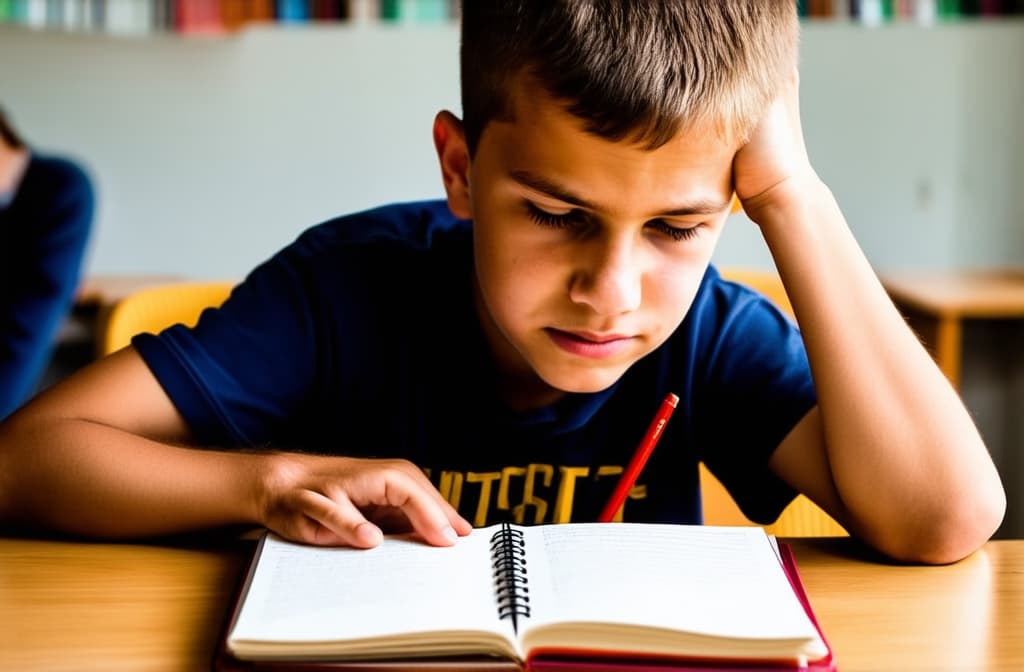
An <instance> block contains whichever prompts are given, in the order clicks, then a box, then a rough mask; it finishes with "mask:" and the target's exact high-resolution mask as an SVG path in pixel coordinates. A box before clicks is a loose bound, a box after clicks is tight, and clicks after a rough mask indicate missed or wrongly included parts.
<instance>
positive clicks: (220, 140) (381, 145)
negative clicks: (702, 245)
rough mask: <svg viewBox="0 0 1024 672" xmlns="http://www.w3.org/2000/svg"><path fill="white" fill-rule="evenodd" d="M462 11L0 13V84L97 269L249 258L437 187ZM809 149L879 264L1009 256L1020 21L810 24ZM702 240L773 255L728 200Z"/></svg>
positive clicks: (242, 263)
mask: <svg viewBox="0 0 1024 672" xmlns="http://www.w3.org/2000/svg"><path fill="white" fill-rule="evenodd" d="M457 42H458V39H457V29H456V27H455V26H453V25H446V26H405V27H401V26H391V27H386V26H376V27H374V26H356V27H340V26H335V27H299V28H260V29H253V30H249V31H246V32H243V33H241V34H239V35H235V36H229V37H195V36H192V37H180V36H174V35H161V36H156V37H150V38H132V37H110V36H102V35H83V34H66V33H54V32H41V31H32V30H27V29H19V28H14V27H10V26H3V27H0V104H2V105H4V106H5V107H6V108H7V109H8V112H9V113H10V114H11V115H12V116H13V117H14V119H15V121H16V122H17V123H18V125H19V126H20V127H21V129H22V130H23V132H24V134H25V135H26V136H28V137H29V138H30V140H32V141H33V142H35V143H36V144H37V145H38V146H39V147H41V148H44V149H45V148H52V149H54V150H59V151H63V152H68V153H72V154H74V155H77V156H79V157H80V158H82V159H83V160H84V161H86V162H87V163H88V164H89V165H90V166H91V167H92V170H93V173H94V175H95V176H96V179H97V182H98V188H99V192H100V197H101V201H100V209H99V219H98V226H97V232H96V237H95V240H94V245H93V248H92V253H91V257H90V260H89V270H90V271H92V272H100V273H107V272H154V271H159V272H173V273H181V274H185V275H189V276H197V277H223V276H238V275H241V274H243V273H244V272H245V271H246V270H247V269H248V268H250V267H251V266H252V265H253V264H255V263H257V262H258V261H259V260H261V259H263V258H264V257H265V256H267V255H268V254H270V253H271V252H273V251H274V250H276V249H277V248H278V247H280V246H282V245H284V244H285V243H287V242H288V241H290V240H291V239H292V238H293V237H294V236H295V235H296V234H297V233H298V232H299V231H300V230H301V229H303V228H305V227H306V226H308V225H310V224H313V223H315V222H317V221H320V220H322V219H326V218H328V217H330V216H332V215H334V214H339V213H342V212H348V211H352V210H356V209H360V208H364V207H369V206H372V205H377V204H380V203H383V202H386V201H392V200H404V199H416V198H428V197H434V196H439V195H440V194H441V189H440V181H439V177H438V171H437V169H436V167H435V161H434V156H433V149H432V146H431V140H430V124H431V121H432V118H433V115H434V113H435V112H436V110H438V109H440V108H445V107H447V108H451V109H453V110H456V111H458V109H459V96H458V76H457V51H458V45H457ZM801 58H802V81H803V103H802V104H803V113H804V124H805V131H806V135H807V141H808V147H809V150H810V152H811V154H812V158H813V160H814V161H815V164H816V166H817V168H818V171H819V172H820V173H821V175H822V176H823V177H824V178H825V179H826V180H827V181H828V182H829V184H830V185H831V186H832V188H833V190H834V191H835V193H836V195H837V197H838V198H839V200H840V203H841V204H842V205H843V208H844V210H845V211H846V214H847V217H848V219H849V220H850V223H851V226H852V227H853V228H854V230H855V232H856V234H857V235H858V237H859V239H860V240H861V243H862V245H863V246H864V248H865V250H866V252H867V254H868V256H869V258H870V259H871V260H872V262H873V263H874V264H875V265H876V267H878V268H879V269H883V270H884V269H889V268H906V267H931V268H935V267H938V268H942V267H952V266H961V265H1000V264H1007V263H1012V262H1020V261H1024V226H1022V223H1024V158H1022V157H1024V124H1022V123H1021V112H1020V110H1022V109H1024V77H1022V76H1021V74H1020V72H1021V66H1022V65H1024V22H1021V21H1019V20H1018V21H1014V20H1001V21H994V22H985V23H980V22H974V23H959V24H953V25H940V26H934V27H930V28H928V27H920V26H917V25H913V24H905V25H898V24H897V25H888V26H882V27H879V28H866V27H863V26H859V25H855V24H849V23H843V22H811V23H807V24H805V26H804V33H803V46H802V54H801ZM738 220H739V221H737V222H736V223H735V224H734V225H733V226H731V227H730V229H729V230H728V231H727V234H726V236H725V238H724V240H723V242H722V247H721V248H720V250H719V254H718V257H717V258H718V260H719V261H721V262H723V263H730V264H751V265H756V266H766V265H768V264H769V263H770V262H769V259H768V256H767V252H766V250H765V249H764V246H763V244H762V243H761V241H760V239H759V237H758V236H757V232H756V230H755V229H754V228H753V226H752V225H750V224H749V223H748V222H746V221H744V220H743V219H742V218H738Z"/></svg>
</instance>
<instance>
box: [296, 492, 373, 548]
mask: <svg viewBox="0 0 1024 672" xmlns="http://www.w3.org/2000/svg"><path fill="white" fill-rule="evenodd" d="M299 504H300V507H301V510H302V513H303V514H305V515H306V516H308V517H309V518H311V519H313V520H315V521H316V522H317V523H319V524H320V525H322V526H323V527H324V528H326V531H328V532H330V533H332V534H333V535H336V536H337V538H338V540H340V542H341V543H342V544H346V545H349V546H354V547H356V548H373V547H374V546H378V545H379V544H380V542H381V540H382V539H383V538H384V535H383V533H382V532H381V530H380V528H379V527H377V526H376V525H374V524H373V523H371V522H370V521H368V520H367V519H366V517H365V516H363V514H362V512H361V511H360V510H359V509H358V508H356V506H355V505H354V504H353V503H352V502H351V501H350V500H349V498H348V497H347V496H345V494H344V493H341V494H339V495H338V496H337V498H335V499H331V498H330V497H326V496H324V495H322V494H320V493H318V492H313V491H311V490H307V491H305V492H304V493H303V495H302V496H301V497H300V502H299ZM310 543H314V544H320V545H332V544H333V543H335V542H334V541H333V540H332V539H331V538H330V536H329V535H324V534H318V535H315V537H314V538H313V539H311V540H310Z"/></svg>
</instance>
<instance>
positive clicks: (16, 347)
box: [0, 109, 95, 419]
mask: <svg viewBox="0 0 1024 672" xmlns="http://www.w3.org/2000/svg"><path fill="white" fill-rule="evenodd" d="M94 209H95V197H94V191H93V186H92V182H91V180H90V179H89V176H88V175H87V174H86V172H85V170H84V169H83V168H82V167H81V166H80V165H78V164H77V163H75V162H74V161H71V160H69V159H67V158H64V157H59V156H51V155H45V154H41V153H38V152H36V151H35V150H34V148H32V147H29V146H28V145H27V144H26V143H25V141H24V140H23V139H22V138H21V136H20V135H19V134H18V132H17V131H16V130H15V129H14V127H13V126H12V125H11V123H10V121H9V120H8V118H7V116H6V115H5V114H4V111H3V110H2V109H0V419H3V418H4V417H6V416H8V415H9V414H10V413H11V412H13V411H14V410H15V409H17V408H18V407H19V406H20V405H21V404H22V403H24V402H25V401H26V400H27V399H28V398H29V397H30V396H31V395H32V394H33V392H34V391H35V390H36V387H37V385H38V384H39V381H40V379H41V378H42V376H43V373H44V371H45V370H46V368H47V365H48V363H49V361H50V357H51V355H52V353H53V350H54V346H55V343H56V336H57V332H58V330H59V328H60V326H61V323H62V322H63V321H64V319H65V318H66V316H67V315H68V314H69V312H70V310H71V306H72V303H73V302H74V297H75V291H76V289H77V288H78V284H79V280H80V276H81V271H82V265H83V263H82V262H83V259H84V257H85V251H86V246H87V243H88V240H89V234H90V231H91V229H92V225H93V213H94Z"/></svg>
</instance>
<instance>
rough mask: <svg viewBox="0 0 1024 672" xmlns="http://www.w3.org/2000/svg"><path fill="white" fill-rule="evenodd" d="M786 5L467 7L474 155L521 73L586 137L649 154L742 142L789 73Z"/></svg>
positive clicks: (542, 3) (603, 2)
mask: <svg viewBox="0 0 1024 672" xmlns="http://www.w3.org/2000/svg"><path fill="white" fill-rule="evenodd" d="M798 36H799V24H798V21H797V16H796V7H795V2H794V0H464V2H463V7H462V45H461V56H460V58H461V77H462V112H463V124H464V127H465V130H466V139H467V142H468V144H469V149H470V152H471V153H472V152H473V151H474V150H475V148H476V145H477V142H478V141H479V139H480V135H481V134H482V133H483V130H484V128H485V127H486V125H487V124H488V123H489V122H491V121H493V120H499V119H500V120H509V119H511V118H512V110H513V106H512V94H513V91H514V85H515V83H516V81H517V78H518V77H519V76H520V75H522V74H529V75H530V76H531V77H532V78H533V79H534V80H535V81H537V82H539V83H540V84H541V86H542V87H543V89H544V90H545V91H546V92H547V93H548V94H549V95H551V96H552V97H554V98H555V99H556V100H560V101H564V102H565V103H566V109H567V110H568V111H569V112H571V113H572V114H573V115H575V116H576V117H579V118H580V119H582V120H584V121H585V122H586V128H587V130H588V131H589V132H592V133H594V134H596V135H599V136H601V137H604V138H607V139H609V140H614V141H618V140H623V139H629V140H631V141H634V142H637V143H639V144H641V145H643V146H645V147H647V148H649V149H654V148H657V147H660V146H661V145H663V144H665V143H666V142H668V141H669V140H670V139H671V138H673V137H674V136H675V135H677V134H678V133H679V132H681V131H683V130H685V129H687V128H690V127H693V126H695V125H698V124H702V123H710V124H712V125H713V127H714V128H716V129H717V130H718V132H719V133H720V134H721V135H722V136H723V137H725V138H729V139H735V140H736V141H737V142H742V141H743V140H744V139H745V138H746V137H747V136H748V135H749V133H750V132H751V131H752V129H753V128H754V126H755V125H756V124H757V122H758V121H759V120H760V118H761V116H762V115H763V114H764V112H765V110H766V109H767V107H768V105H769V104H770V103H771V101H772V99H774V97H775V95H776V91H777V89H778V84H779V81H780V80H781V78H782V77H784V76H786V75H787V74H788V72H790V71H791V70H792V68H794V67H795V66H796V55H797V41H798Z"/></svg>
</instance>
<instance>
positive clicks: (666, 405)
mask: <svg viewBox="0 0 1024 672" xmlns="http://www.w3.org/2000/svg"><path fill="white" fill-rule="evenodd" d="M678 403H679V397H677V396H676V395H674V394H672V393H671V392H669V393H668V396H667V397H665V401H663V402H661V406H659V407H658V412H657V413H655V414H654V419H653V420H651V426H650V427H648V428H647V432H646V433H644V438H642V439H640V445H639V446H637V449H636V452H635V453H633V458H632V459H631V460H630V461H629V465H627V466H626V470H625V471H623V472H622V477H621V478H619V482H618V483H616V484H615V490H613V491H612V496H611V497H609V498H608V503H607V504H605V506H604V510H603V511H601V515H600V516H598V518H597V521H598V522H599V523H610V522H612V519H613V518H614V517H615V514H616V512H617V511H618V510H619V507H621V506H622V503H623V502H625V501H626V495H628V494H629V490H630V488H632V487H633V486H634V485H635V484H636V478H637V476H639V475H640V472H641V471H642V470H643V468H644V465H645V464H647V459H648V458H649V457H650V456H651V453H653V452H654V447H655V446H656V445H658V439H660V438H661V434H662V432H664V431H665V425H666V424H668V419H669V418H671V417H672V411H674V410H676V404H678Z"/></svg>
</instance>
